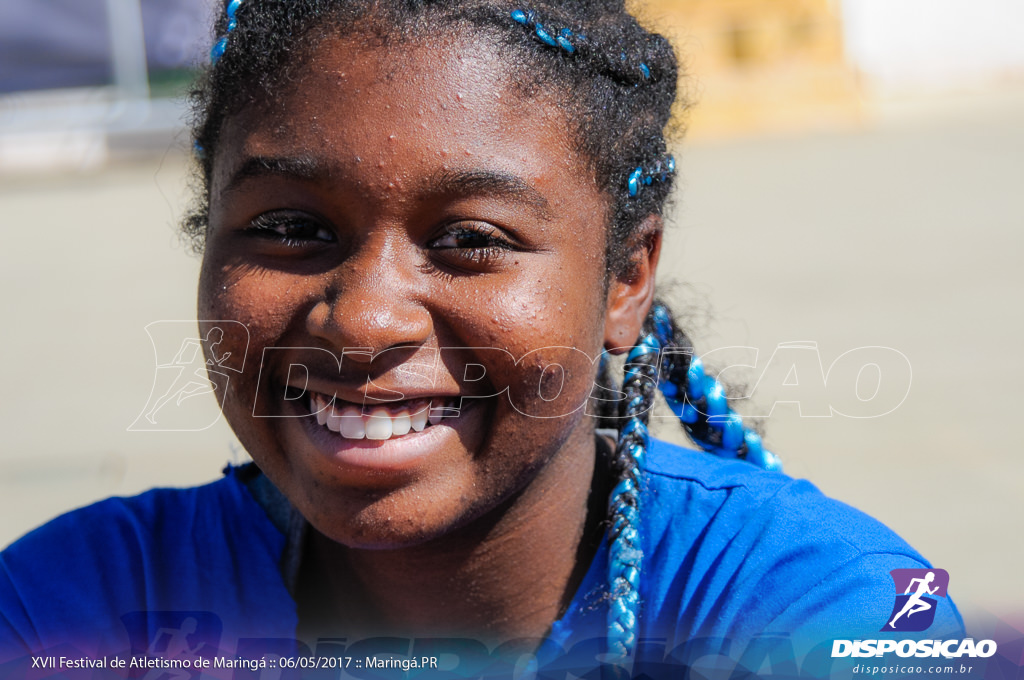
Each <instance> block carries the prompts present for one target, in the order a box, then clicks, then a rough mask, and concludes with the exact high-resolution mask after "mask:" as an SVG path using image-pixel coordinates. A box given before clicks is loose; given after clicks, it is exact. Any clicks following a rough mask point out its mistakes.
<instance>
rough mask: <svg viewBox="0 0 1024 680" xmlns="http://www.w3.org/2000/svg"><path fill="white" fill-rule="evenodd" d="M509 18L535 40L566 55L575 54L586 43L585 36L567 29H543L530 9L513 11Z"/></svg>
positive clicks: (542, 25) (535, 14)
mask: <svg viewBox="0 0 1024 680" xmlns="http://www.w3.org/2000/svg"><path fill="white" fill-rule="evenodd" d="M509 16H511V17H512V20H513V21H515V22H516V23H517V24H522V25H523V26H526V27H527V28H528V29H530V30H531V31H532V32H533V35H534V37H535V38H537V40H540V41H541V42H542V43H544V44H545V45H547V46H548V47H557V48H559V49H561V50H562V51H563V52H565V53H566V54H575V53H576V50H577V48H578V46H579V45H580V44H581V43H583V42H586V39H587V37H586V36H585V35H580V34H577V33H573V32H572V31H571V30H570V29H568V28H563V29H561V30H557V31H556V30H553V29H550V28H547V27H545V26H544V24H542V23H541V22H540V21H538V20H537V13H536V12H534V11H533V10H532V9H514V10H512V12H511V13H510V15H509Z"/></svg>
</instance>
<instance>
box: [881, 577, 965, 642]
mask: <svg viewBox="0 0 1024 680" xmlns="http://www.w3.org/2000/svg"><path fill="white" fill-rule="evenodd" d="M889 574H890V575H891V576H892V580H893V584H894V585H895V586H896V603H895V604H894V605H893V608H892V614H890V615H889V622H888V623H886V624H885V626H884V627H883V628H882V631H894V630H898V631H903V632H907V633H918V632H921V631H923V630H926V629H927V628H928V626H930V625H932V622H933V621H934V620H935V607H936V605H937V604H938V602H939V601H938V599H937V598H940V597H946V588H947V587H949V573H948V572H947V571H946V570H945V569H893V570H892V571H890V572H889ZM900 593H902V595H901V594H900Z"/></svg>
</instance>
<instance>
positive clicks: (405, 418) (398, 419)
mask: <svg viewBox="0 0 1024 680" xmlns="http://www.w3.org/2000/svg"><path fill="white" fill-rule="evenodd" d="M411 429H412V420H411V419H410V418H409V414H408V413H406V412H405V411H402V412H400V413H399V414H398V415H397V416H395V417H394V418H392V419H391V436H392V437H401V436H402V435H403V434H409V430H411Z"/></svg>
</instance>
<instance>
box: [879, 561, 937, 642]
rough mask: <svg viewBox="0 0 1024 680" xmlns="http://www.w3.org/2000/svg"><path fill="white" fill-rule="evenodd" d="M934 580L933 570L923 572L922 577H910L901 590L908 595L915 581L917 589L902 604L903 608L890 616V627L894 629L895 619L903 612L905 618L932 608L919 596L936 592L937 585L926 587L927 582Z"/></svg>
mask: <svg viewBox="0 0 1024 680" xmlns="http://www.w3.org/2000/svg"><path fill="white" fill-rule="evenodd" d="M934 580H935V572H933V571H929V572H928V573H927V574H925V577H924V578H912V579H910V583H909V584H907V589H906V590H905V591H904V592H903V594H904V595H910V591H911V589H912V588H913V587H914V584H915V583H916V584H917V591H916V592H914V594H913V595H910V598H909V599H908V600H907V602H906V604H904V605H903V609H901V610H900V613H899V614H897V615H896V616H894V617H892V621H890V622H889V627H890V628H893V629H895V628H896V620H897V619H898V618H900V617H901V616H903V615H904V614H906V615H907V618H910V617H911V616H912V615H914V614H916V613H918V612H923V611H927V610H929V609H931V608H932V606H931V605H930V604H928V603H927V602H925V601H924V600H922V599H921V597H922V596H923V595H934V594H935V593H936V592H938V590H939V587H938V586H935V588H929V587H928V586H929V584H931V582H932V581H934Z"/></svg>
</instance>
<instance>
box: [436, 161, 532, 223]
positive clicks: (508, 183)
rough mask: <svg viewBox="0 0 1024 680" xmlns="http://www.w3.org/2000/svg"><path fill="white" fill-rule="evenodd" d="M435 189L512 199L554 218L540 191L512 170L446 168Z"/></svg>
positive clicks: (468, 194) (439, 175)
mask: <svg viewBox="0 0 1024 680" xmlns="http://www.w3.org/2000/svg"><path fill="white" fill-rule="evenodd" d="M430 190H431V192H438V193H444V194H455V195H460V196H489V197H493V198H512V199H516V200H518V201H522V202H524V203H527V204H529V205H530V206H532V207H533V208H534V209H535V211H536V212H537V213H538V214H539V215H540V216H541V217H543V218H544V219H546V220H548V219H551V207H550V204H549V203H548V199H546V198H545V197H544V196H543V195H542V194H541V193H540V192H539V191H537V190H536V189H534V188H533V187H532V186H530V185H529V184H528V183H527V182H526V180H524V179H523V178H522V177H519V176H518V175H514V174H512V173H507V172H501V171H496V170H445V171H443V172H440V173H437V174H435V175H434V176H433V177H432V178H431V182H430Z"/></svg>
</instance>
